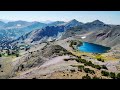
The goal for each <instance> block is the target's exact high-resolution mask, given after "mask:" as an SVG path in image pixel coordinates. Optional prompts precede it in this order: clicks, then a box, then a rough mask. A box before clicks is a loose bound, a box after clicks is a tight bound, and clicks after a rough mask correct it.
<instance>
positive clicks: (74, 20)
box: [70, 19, 78, 22]
mask: <svg viewBox="0 0 120 90" xmlns="http://www.w3.org/2000/svg"><path fill="white" fill-rule="evenodd" d="M70 22H78V21H77V20H76V19H73V20H71V21H70Z"/></svg>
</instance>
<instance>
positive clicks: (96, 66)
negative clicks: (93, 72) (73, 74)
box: [93, 65, 101, 70]
mask: <svg viewBox="0 0 120 90" xmlns="http://www.w3.org/2000/svg"><path fill="white" fill-rule="evenodd" d="M93 67H94V68H96V69H98V70H100V69H101V67H100V66H99V65H94V66H93Z"/></svg>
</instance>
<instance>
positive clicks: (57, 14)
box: [0, 11, 120, 25]
mask: <svg viewBox="0 0 120 90" xmlns="http://www.w3.org/2000/svg"><path fill="white" fill-rule="evenodd" d="M119 18H120V11H0V19H1V20H10V21H18V20H23V21H28V22H32V21H39V22H40V21H48V20H49V21H65V22H68V21H70V20H72V19H76V20H78V21H79V22H83V23H86V22H92V21H94V20H97V19H98V20H100V21H102V22H104V23H107V24H118V25H120V21H119Z"/></svg>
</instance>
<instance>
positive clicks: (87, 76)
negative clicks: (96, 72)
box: [82, 74, 91, 79]
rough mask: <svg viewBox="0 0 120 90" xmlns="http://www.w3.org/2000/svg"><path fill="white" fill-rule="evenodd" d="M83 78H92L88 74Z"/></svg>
mask: <svg viewBox="0 0 120 90" xmlns="http://www.w3.org/2000/svg"><path fill="white" fill-rule="evenodd" d="M82 79H91V77H90V76H89V75H88V74H87V75H86V76H83V77H82Z"/></svg>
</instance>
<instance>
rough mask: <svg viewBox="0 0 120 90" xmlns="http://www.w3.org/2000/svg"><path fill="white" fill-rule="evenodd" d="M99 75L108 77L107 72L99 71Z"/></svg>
mask: <svg viewBox="0 0 120 90" xmlns="http://www.w3.org/2000/svg"><path fill="white" fill-rule="evenodd" d="M101 74H102V75H103V76H109V72H107V71H101Z"/></svg>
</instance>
